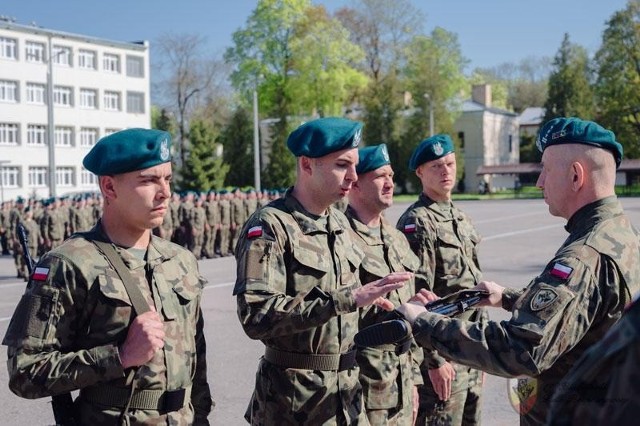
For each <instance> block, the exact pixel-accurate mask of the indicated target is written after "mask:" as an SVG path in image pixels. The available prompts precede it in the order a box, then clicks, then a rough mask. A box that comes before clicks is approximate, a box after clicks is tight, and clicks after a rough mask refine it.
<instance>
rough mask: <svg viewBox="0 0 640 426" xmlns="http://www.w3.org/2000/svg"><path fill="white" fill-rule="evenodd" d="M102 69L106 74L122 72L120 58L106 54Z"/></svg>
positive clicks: (103, 58)
mask: <svg viewBox="0 0 640 426" xmlns="http://www.w3.org/2000/svg"><path fill="white" fill-rule="evenodd" d="M102 68H104V70H105V71H106V72H113V73H119V72H120V56H118V55H114V54H111V53H105V54H104V56H103V57H102Z"/></svg>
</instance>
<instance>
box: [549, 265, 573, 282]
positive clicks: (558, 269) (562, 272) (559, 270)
mask: <svg viewBox="0 0 640 426" xmlns="http://www.w3.org/2000/svg"><path fill="white" fill-rule="evenodd" d="M572 272H573V268H571V267H569V266H567V265H563V264H562V263H558V262H556V263H555V264H554V265H553V268H551V272H550V273H551V275H553V276H554V277H557V278H560V279H562V280H566V279H567V278H569V277H570V276H571V273H572Z"/></svg>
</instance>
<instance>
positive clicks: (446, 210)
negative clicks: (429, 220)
mask: <svg viewBox="0 0 640 426" xmlns="http://www.w3.org/2000/svg"><path fill="white" fill-rule="evenodd" d="M418 201H419V202H420V204H422V205H423V206H424V207H426V208H427V209H429V210H430V211H431V212H432V213H433V214H434V215H435V217H436V218H437V219H438V220H440V221H448V220H453V219H455V217H454V215H455V213H454V208H453V202H452V201H451V200H449V201H442V202H437V201H433V200H432V199H431V198H429V197H428V196H427V195H426V194H425V193H424V192H422V193H420V197H419V198H418Z"/></svg>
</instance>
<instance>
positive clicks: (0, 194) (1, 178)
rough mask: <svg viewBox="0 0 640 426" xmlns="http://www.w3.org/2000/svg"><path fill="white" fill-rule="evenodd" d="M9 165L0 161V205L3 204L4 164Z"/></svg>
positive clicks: (7, 162)
mask: <svg viewBox="0 0 640 426" xmlns="http://www.w3.org/2000/svg"><path fill="white" fill-rule="evenodd" d="M9 163H11V162H10V161H7V160H0V203H4V170H3V167H4V165H5V164H9Z"/></svg>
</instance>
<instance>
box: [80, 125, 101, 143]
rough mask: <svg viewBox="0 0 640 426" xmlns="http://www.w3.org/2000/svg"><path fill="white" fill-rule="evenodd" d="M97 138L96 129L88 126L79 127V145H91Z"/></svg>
mask: <svg viewBox="0 0 640 426" xmlns="http://www.w3.org/2000/svg"><path fill="white" fill-rule="evenodd" d="M97 140H98V129H92V128H89V127H81V128H80V146H83V147H92V146H94V145H95V144H96V141H97Z"/></svg>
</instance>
